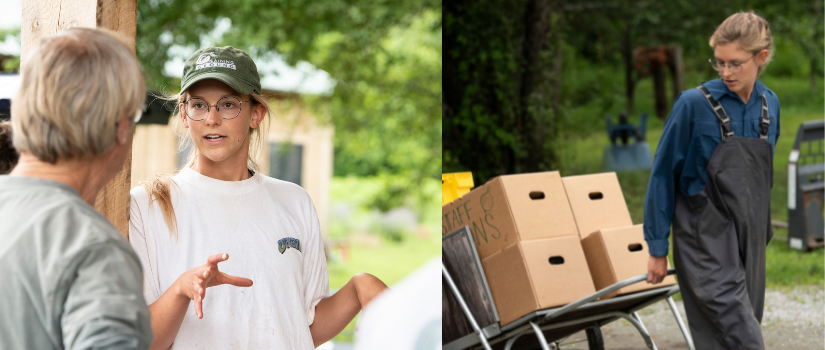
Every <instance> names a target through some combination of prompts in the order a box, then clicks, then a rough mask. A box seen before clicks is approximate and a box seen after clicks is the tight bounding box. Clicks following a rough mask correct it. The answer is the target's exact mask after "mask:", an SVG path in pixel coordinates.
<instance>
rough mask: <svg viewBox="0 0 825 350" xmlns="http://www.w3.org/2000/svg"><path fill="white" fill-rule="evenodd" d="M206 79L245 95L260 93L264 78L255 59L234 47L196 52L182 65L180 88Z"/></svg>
mask: <svg viewBox="0 0 825 350" xmlns="http://www.w3.org/2000/svg"><path fill="white" fill-rule="evenodd" d="M204 79H216V80H220V81H222V82H224V83H225V84H226V85H229V87H231V88H232V89H233V90H235V91H237V92H238V93H240V94H242V95H249V94H251V93H252V92H253V91H254V92H257V93H258V94H261V78H260V77H259V76H258V67H257V66H255V62H252V58H250V57H249V55H247V54H246V52H243V51H241V50H238V49H236V48H234V47H232V46H224V47H207V48H205V49H200V50H198V51H195V53H193V54H192V56H189V58H188V59H187V60H186V64H185V65H184V66H183V77H182V78H181V81H180V91H181V92H184V91H186V90H187V89H189V88H190V87H191V86H192V85H194V84H195V83H197V82H199V81H201V80H204Z"/></svg>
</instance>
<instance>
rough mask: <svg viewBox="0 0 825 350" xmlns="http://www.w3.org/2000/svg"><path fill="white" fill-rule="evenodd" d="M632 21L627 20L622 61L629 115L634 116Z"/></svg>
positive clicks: (634, 83) (623, 38)
mask: <svg viewBox="0 0 825 350" xmlns="http://www.w3.org/2000/svg"><path fill="white" fill-rule="evenodd" d="M630 30H631V28H630V19H629V16H628V18H626V19H625V27H624V36H623V37H622V60H623V61H624V81H625V97H626V98H627V113H628V115H632V114H633V88H634V87H635V86H636V82H635V81H633V44H632V43H631V39H630V38H631V37H630Z"/></svg>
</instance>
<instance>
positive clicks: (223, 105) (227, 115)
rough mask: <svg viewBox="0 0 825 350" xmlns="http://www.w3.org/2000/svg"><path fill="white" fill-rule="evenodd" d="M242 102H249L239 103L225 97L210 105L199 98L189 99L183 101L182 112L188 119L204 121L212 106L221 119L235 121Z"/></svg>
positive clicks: (236, 100)
mask: <svg viewBox="0 0 825 350" xmlns="http://www.w3.org/2000/svg"><path fill="white" fill-rule="evenodd" d="M244 102H251V101H241V100H239V99H237V98H235V97H231V96H227V97H224V98H221V99H220V100H218V102H217V103H215V104H213V105H210V104H209V103H207V102H206V101H205V100H203V99H201V98H190V99H188V100H186V101H183V111H184V113H185V114H186V117H188V118H189V119H191V120H194V121H201V120H204V119H206V116H207V115H209V110H210V108H211V107H213V106H214V107H215V110H216V111H218V115H219V116H220V117H221V118H222V119H224V120H229V119H235V118H237V117H238V116H239V115H240V114H241V106H242V104H243V103H244Z"/></svg>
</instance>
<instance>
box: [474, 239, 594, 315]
mask: <svg viewBox="0 0 825 350" xmlns="http://www.w3.org/2000/svg"><path fill="white" fill-rule="evenodd" d="M481 266H482V268H483V269H484V274H485V275H486V276H487V283H488V284H489V286H490V293H491V294H492V295H493V302H494V303H495V305H496V310H498V314H499V318H500V320H501V325H502V326H504V325H506V324H508V323H510V322H513V321H515V320H517V319H519V318H520V317H522V316H524V315H527V314H528V313H531V312H533V311H536V310H541V309H546V308H550V307H557V306H561V305H566V304H569V303H571V302H573V301H576V300H579V299H581V298H584V297H586V296H588V295H590V294H593V293H595V292H596V289H595V288H594V287H593V280H592V279H591V278H590V271H589V269H588V268H587V260H586V259H585V257H584V251H583V250H582V246H581V240H580V239H579V236H567V237H557V238H548V239H541V240H534V241H525V242H518V243H517V244H515V245H511V246H509V247H507V248H505V249H504V250H502V251H500V252H498V253H496V254H493V255H492V256H490V257H488V258H487V259H484V260H482V261H481Z"/></svg>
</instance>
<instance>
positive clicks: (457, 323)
mask: <svg viewBox="0 0 825 350" xmlns="http://www.w3.org/2000/svg"><path fill="white" fill-rule="evenodd" d="M441 254H442V255H441V259H442V260H443V262H444V266H445V267H446V269H447V272H448V273H449V274H450V277H452V279H453V282H454V283H455V284H456V288H458V290H459V292H460V293H461V296H462V297H463V298H464V302H466V303H467V306H468V307H469V309H470V312H471V313H472V315H473V318H475V320H476V322H477V323H478V326H479V327H481V328H482V329H485V328H486V327H488V326H490V325H494V326H496V327H494V328H495V329H496V330H497V329H498V327H497V325H498V322H499V318H498V313H497V312H496V307H495V304H494V303H493V298H492V296H491V294H490V288H489V286H488V285H487V279H486V278H485V277H484V270H483V269H482V268H481V262H480V261H479V259H478V254H477V253H476V249H475V243H474V242H473V237H472V234H471V233H470V229H469V228H468V227H467V226H464V227H462V228H460V229H458V230H456V231H453V232H451V233H449V234H447V235H444V236H443V237H442V239H441ZM441 284H442V286H441V311H442V320H443V321H442V322H443V323H442V331H441V335H442V342H443V344H448V343H450V342H452V341H454V340H457V339H459V338H461V337H464V336H466V335H468V334H470V333H473V332H474V331H473V326H472V325H471V324H470V321H469V320H467V317H466V316H465V315H464V311H463V310H462V308H461V305H460V304H459V303H458V300H457V299H456V298H455V295H454V294H453V291H452V289H450V286H449V285H448V284H447V281H446V279H444V277H443V276H442V282H441ZM488 335H491V336H492V334H488Z"/></svg>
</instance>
